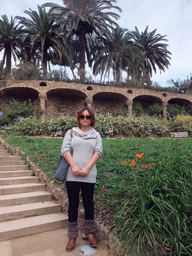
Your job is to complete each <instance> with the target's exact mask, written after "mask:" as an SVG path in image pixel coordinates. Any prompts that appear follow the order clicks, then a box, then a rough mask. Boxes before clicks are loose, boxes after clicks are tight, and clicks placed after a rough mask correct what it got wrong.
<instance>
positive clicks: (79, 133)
mask: <svg viewBox="0 0 192 256" xmlns="http://www.w3.org/2000/svg"><path fill="white" fill-rule="evenodd" d="M77 121H78V127H74V128H73V129H72V133H71V130H69V131H67V133H66V135H65V138H64V140H63V145H62V148H61V154H62V155H63V156H64V157H65V159H66V160H67V162H68V163H69V170H68V173H67V178H66V188H67V194H68V201H69V209H68V218H69V220H68V237H69V241H68V244H67V247H66V251H68V252H70V251H72V250H73V249H74V248H75V242H76V239H77V236H78V224H77V218H78V207H79V192H80V190H81V192H82V199H83V206H84V210H85V235H86V236H87V239H88V241H89V244H90V246H92V247H97V240H96V238H95V235H94V234H95V221H94V203H93V193H94V184H95V183H96V175H97V169H96V162H97V160H98V158H99V157H100V156H101V154H102V150H103V148H102V139H101V136H100V134H99V133H98V132H97V131H96V130H95V129H94V127H95V116H94V113H93V111H92V110H91V109H90V108H88V107H84V108H82V109H81V110H80V111H79V113H78V118H77ZM71 148H72V149H73V154H72V155H71V152H70V151H71Z"/></svg>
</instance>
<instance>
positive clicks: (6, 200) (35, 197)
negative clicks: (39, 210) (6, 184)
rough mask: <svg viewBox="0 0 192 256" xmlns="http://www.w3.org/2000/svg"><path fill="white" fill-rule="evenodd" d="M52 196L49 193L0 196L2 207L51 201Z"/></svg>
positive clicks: (0, 205)
mask: <svg viewBox="0 0 192 256" xmlns="http://www.w3.org/2000/svg"><path fill="white" fill-rule="evenodd" d="M51 199H52V194H51V193H49V192H47V191H37V192H30V193H19V194H11V195H0V207H3V206H11V205H21V204H28V203H37V202H45V201H50V200H51Z"/></svg>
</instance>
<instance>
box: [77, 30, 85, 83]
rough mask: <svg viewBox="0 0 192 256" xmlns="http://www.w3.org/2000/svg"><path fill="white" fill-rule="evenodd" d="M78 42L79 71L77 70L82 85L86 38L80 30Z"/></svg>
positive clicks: (83, 80) (83, 81)
mask: <svg viewBox="0 0 192 256" xmlns="http://www.w3.org/2000/svg"><path fill="white" fill-rule="evenodd" d="M79 42H80V56H79V62H80V69H79V76H80V82H81V83H82V84H84V83H85V48H86V36H85V32H84V31H83V30H82V31H81V33H80V35H79Z"/></svg>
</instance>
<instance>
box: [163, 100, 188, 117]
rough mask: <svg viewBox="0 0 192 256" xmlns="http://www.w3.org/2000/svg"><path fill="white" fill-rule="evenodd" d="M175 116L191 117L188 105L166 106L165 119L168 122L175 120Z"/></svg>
mask: <svg viewBox="0 0 192 256" xmlns="http://www.w3.org/2000/svg"><path fill="white" fill-rule="evenodd" d="M177 115H192V109H191V107H190V106H188V105H179V104H176V103H175V104H168V105H167V117H168V119H169V120H171V119H173V118H175V117H176V116H177Z"/></svg>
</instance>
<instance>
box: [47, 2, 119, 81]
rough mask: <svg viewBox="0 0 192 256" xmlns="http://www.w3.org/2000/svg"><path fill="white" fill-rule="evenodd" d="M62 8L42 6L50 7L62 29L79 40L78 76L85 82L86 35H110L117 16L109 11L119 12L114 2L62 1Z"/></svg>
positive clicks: (55, 5)
mask: <svg viewBox="0 0 192 256" xmlns="http://www.w3.org/2000/svg"><path fill="white" fill-rule="evenodd" d="M62 1H63V4H64V7H62V6H59V5H57V4H54V3H47V4H44V5H43V7H51V13H54V14H56V15H57V18H58V21H59V23H60V24H62V27H63V28H64V29H67V30H68V31H70V32H72V33H73V34H75V35H76V36H77V38H78V39H79V45H80V54H79V63H80V68H79V75H80V81H81V82H82V83H84V80H85V52H86V48H88V35H92V34H97V35H110V33H111V29H113V26H114V25H115V26H117V24H116V22H115V21H114V20H113V19H116V20H117V19H118V18H119V15H118V14H116V13H114V12H111V11H110V10H111V9H115V10H118V11H121V9H120V8H119V7H117V6H114V5H113V4H114V3H116V0H70V1H68V0H62Z"/></svg>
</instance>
